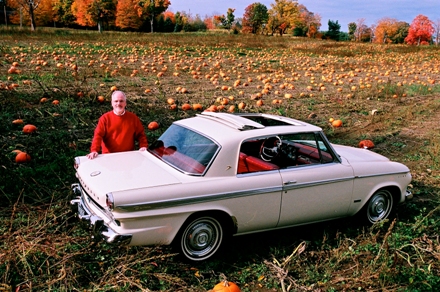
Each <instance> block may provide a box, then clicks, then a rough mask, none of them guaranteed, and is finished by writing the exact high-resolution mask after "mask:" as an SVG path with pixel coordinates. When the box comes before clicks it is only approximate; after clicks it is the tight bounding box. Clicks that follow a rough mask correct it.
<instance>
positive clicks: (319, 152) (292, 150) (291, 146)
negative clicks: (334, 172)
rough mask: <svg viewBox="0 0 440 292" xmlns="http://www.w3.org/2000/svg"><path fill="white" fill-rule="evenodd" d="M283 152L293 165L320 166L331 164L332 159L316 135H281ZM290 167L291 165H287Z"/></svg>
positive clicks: (323, 143) (319, 137)
mask: <svg viewBox="0 0 440 292" xmlns="http://www.w3.org/2000/svg"><path fill="white" fill-rule="evenodd" d="M281 139H282V141H283V144H284V149H283V152H285V153H288V157H289V159H290V160H291V161H292V162H293V161H294V165H304V164H321V163H329V162H333V161H334V158H333V156H332V154H331V152H330V151H329V149H328V148H327V146H326V144H325V142H324V141H323V140H322V137H321V136H320V135H318V134H316V133H296V134H290V135H283V136H282V138H281ZM287 166H292V165H287Z"/></svg>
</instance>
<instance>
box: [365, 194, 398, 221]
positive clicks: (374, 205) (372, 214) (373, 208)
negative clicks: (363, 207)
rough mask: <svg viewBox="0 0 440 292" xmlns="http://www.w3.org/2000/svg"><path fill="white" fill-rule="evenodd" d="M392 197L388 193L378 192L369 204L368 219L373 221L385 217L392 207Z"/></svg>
mask: <svg viewBox="0 0 440 292" xmlns="http://www.w3.org/2000/svg"><path fill="white" fill-rule="evenodd" d="M392 203H393V202H392V197H391V195H390V194H388V193H383V192H381V193H378V194H376V195H374V197H373V198H371V201H370V204H369V206H368V214H367V215H368V220H370V221H371V222H372V223H375V222H377V221H380V220H383V219H385V218H386V217H387V216H388V215H389V213H390V210H391V207H392Z"/></svg>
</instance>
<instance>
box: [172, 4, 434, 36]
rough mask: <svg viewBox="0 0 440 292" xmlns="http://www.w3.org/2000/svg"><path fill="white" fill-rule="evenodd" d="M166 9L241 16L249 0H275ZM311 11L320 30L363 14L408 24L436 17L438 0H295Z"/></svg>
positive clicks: (373, 20)
mask: <svg viewBox="0 0 440 292" xmlns="http://www.w3.org/2000/svg"><path fill="white" fill-rule="evenodd" d="M170 1H171V5H170V7H169V10H170V11H172V12H174V13H176V12H177V11H185V12H187V13H190V14H191V15H193V16H195V15H196V14H198V15H200V17H201V18H204V17H205V16H212V15H219V14H220V15H221V14H225V15H226V11H227V10H228V8H235V12H234V15H235V17H236V18H237V17H240V18H241V17H243V13H244V10H245V8H246V7H247V6H249V5H250V4H252V3H255V2H259V3H261V4H264V5H266V7H267V8H268V9H270V7H271V6H270V5H271V4H272V3H275V0H170ZM298 3H300V4H303V5H304V6H306V7H307V9H308V10H309V11H311V12H313V13H318V14H320V15H321V17H322V20H321V24H322V25H321V30H328V21H329V20H331V21H338V23H339V24H340V25H341V31H345V32H347V31H348V24H349V23H350V22H356V21H357V20H358V19H361V18H364V19H365V24H366V25H368V26H370V25H372V24H374V23H376V22H377V21H378V20H380V19H381V18H384V17H390V18H395V19H397V20H398V21H405V22H408V23H409V24H411V22H412V21H413V19H414V18H415V17H416V16H417V15H419V14H423V15H425V16H427V17H428V18H429V19H431V20H432V21H437V20H438V19H440V0H333V1H332V0H299V1H298Z"/></svg>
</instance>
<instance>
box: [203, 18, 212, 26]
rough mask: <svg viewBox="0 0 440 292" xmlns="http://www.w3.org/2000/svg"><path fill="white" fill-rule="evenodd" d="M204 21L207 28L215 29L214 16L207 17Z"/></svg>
mask: <svg viewBox="0 0 440 292" xmlns="http://www.w3.org/2000/svg"><path fill="white" fill-rule="evenodd" d="M203 22H204V23H205V24H206V28H207V29H215V24H214V21H213V17H206V18H205V19H203Z"/></svg>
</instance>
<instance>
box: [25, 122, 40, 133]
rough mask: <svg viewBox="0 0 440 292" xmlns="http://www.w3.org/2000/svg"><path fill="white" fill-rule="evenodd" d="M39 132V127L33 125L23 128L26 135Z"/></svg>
mask: <svg viewBox="0 0 440 292" xmlns="http://www.w3.org/2000/svg"><path fill="white" fill-rule="evenodd" d="M36 130H37V127H35V126H34V125H31V124H27V125H25V126H24V127H23V133H25V134H31V133H33V132H35V131H36Z"/></svg>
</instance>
